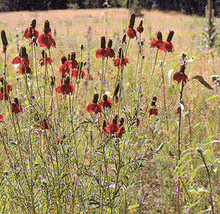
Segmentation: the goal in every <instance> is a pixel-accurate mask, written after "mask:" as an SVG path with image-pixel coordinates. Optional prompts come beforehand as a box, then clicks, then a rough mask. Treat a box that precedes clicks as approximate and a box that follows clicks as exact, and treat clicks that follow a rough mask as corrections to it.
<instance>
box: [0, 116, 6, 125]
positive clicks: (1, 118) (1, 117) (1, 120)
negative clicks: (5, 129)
mask: <svg viewBox="0 0 220 214" xmlns="http://www.w3.org/2000/svg"><path fill="white" fill-rule="evenodd" d="M4 121H5V119H4V117H3V115H2V114H0V122H1V123H2V122H4Z"/></svg>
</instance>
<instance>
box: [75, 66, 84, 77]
mask: <svg viewBox="0 0 220 214" xmlns="http://www.w3.org/2000/svg"><path fill="white" fill-rule="evenodd" d="M85 76H86V72H85V71H84V70H83V69H82V66H80V67H79V69H77V68H74V69H73V70H72V78H74V79H77V78H79V79H80V78H81V79H84V77H85Z"/></svg>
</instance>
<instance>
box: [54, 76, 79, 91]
mask: <svg viewBox="0 0 220 214" xmlns="http://www.w3.org/2000/svg"><path fill="white" fill-rule="evenodd" d="M56 92H57V93H61V94H72V93H73V92H75V88H74V85H73V84H72V83H71V82H70V78H69V76H65V78H64V81H63V79H61V85H60V86H58V87H57V88H56Z"/></svg>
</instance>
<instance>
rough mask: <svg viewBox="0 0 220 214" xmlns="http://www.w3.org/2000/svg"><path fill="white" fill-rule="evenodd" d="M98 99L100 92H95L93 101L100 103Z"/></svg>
mask: <svg viewBox="0 0 220 214" xmlns="http://www.w3.org/2000/svg"><path fill="white" fill-rule="evenodd" d="M98 99H99V95H98V94H94V96H93V101H92V102H93V103H98Z"/></svg>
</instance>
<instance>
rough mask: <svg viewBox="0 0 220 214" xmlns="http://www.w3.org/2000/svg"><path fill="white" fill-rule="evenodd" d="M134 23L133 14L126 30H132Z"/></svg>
mask: <svg viewBox="0 0 220 214" xmlns="http://www.w3.org/2000/svg"><path fill="white" fill-rule="evenodd" d="M134 22H135V14H134V13H132V14H131V18H130V23H129V27H128V28H132V29H133V28H134Z"/></svg>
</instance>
